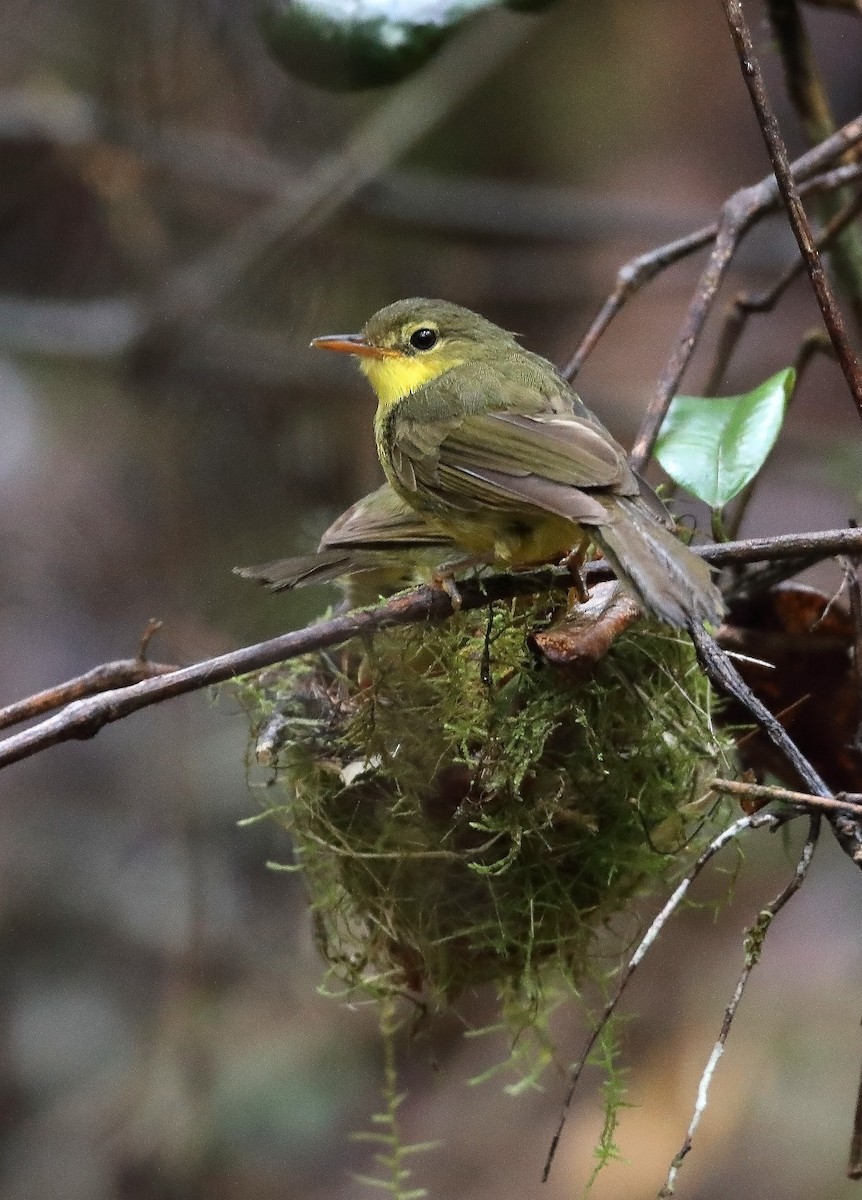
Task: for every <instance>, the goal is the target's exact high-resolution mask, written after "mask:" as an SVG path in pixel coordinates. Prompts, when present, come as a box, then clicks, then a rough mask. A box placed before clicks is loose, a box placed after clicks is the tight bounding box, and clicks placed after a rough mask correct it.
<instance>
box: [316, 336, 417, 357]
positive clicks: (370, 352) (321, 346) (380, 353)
mask: <svg viewBox="0 0 862 1200" xmlns="http://www.w3.org/2000/svg"><path fill="white" fill-rule="evenodd" d="M311 344H312V346H314V348H315V350H336V351H338V353H339V354H357V355H358V356H359V357H360V358H397V357H398V351H397V350H392V349H390V348H389V347H388V346H373V345H372V344H371V342H366V340H365V338H364V337H363V336H362V334H361V333H328V334H326V335H325V336H324V337H316V338H312V341H311Z"/></svg>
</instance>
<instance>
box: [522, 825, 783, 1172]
mask: <svg viewBox="0 0 862 1200" xmlns="http://www.w3.org/2000/svg"><path fill="white" fill-rule="evenodd" d="M780 823H781V822H780V818H779V817H777V816H776V815H775V814H774V813H768V812H760V813H752V814H750V815H749V816H746V817H740V818H739V820H737V821H734V822H733V824H732V825H729V826H728V827H727V829H723V830H722V831H721V833H720V834H718V836H717V837H715V838H713V840H712V841H711V842H710V843H709V845H708V846H707V847H706V849H705V850H704V851H703V853H702V854H701V856H700V858H698V860H697V862H696V863H695V864H694V866H693V867H692V868H691V870H690V871H689V872H688V874H687V875H686V877H685V878H684V879H683V880H682V882H681V883H680V884H679V885H678V886H677V887H676V889H675V890H674V892H673V894H672V895H671V897H670V898H669V899H668V901H667V902H666V904H665V905H664V907H663V908H662V910H661V912H660V913H659V914H658V916H656V917H655V919H654V920H653V921H652V923H651V925H650V927H649V929H647V931H646V933H645V934H644V936H643V937H642V938H641V940H640V942H639V943H638V946H637V948H636V949H635V952H634V954H632V956H631V958H630V959H629V961H628V962H627V963H626V965H625V967H624V968H623V970H622V973H621V974H620V978H619V982H618V983H617V986H616V990H615V991H614V994H613V995H612V996H611V998H610V999H609V1000H608V1002H607V1004H606V1005H605V1007H604V1009H603V1010H602V1014H601V1016H600V1017H599V1019H598V1021H597V1022H596V1023H595V1025H594V1026H593V1028H592V1029H591V1030H590V1033H589V1036H588V1037H587V1040H586V1042H585V1043H584V1047H583V1050H582V1051H581V1056H580V1058H579V1059H578V1061H577V1062H576V1063H575V1065H574V1067H572V1071H571V1074H570V1076H569V1086H568V1089H567V1091H566V1095H565V1099H564V1100H563V1104H562V1108H561V1111H560V1119H559V1122H558V1124H557V1128H556V1130H555V1132H554V1136H553V1137H552V1138H551V1144H550V1147H549V1149H548V1154H547V1157H546V1159H545V1166H544V1170H543V1171H542V1182H543V1183H544V1182H546V1181H547V1178H548V1176H549V1174H550V1172H551V1167H552V1165H553V1162H554V1156H555V1155H556V1153H557V1146H558V1145H559V1143H560V1137H561V1135H562V1132H563V1127H564V1126H565V1123H566V1118H567V1117H568V1115H569V1109H570V1108H571V1106H572V1100H573V1098H574V1095H575V1090H576V1089H577V1086H578V1080H579V1079H580V1077H581V1074H582V1072H583V1069H584V1067H585V1066H586V1065H587V1059H588V1058H589V1056H590V1054H592V1051H593V1047H594V1046H595V1044H596V1042H597V1041H598V1040H599V1038H600V1037H601V1034H602V1031H603V1030H604V1029H605V1028H606V1026H607V1024H608V1021H609V1020H610V1019H611V1017H612V1016H613V1015H614V1013H615V1011H616V1009H617V1006H618V1005H619V1002H620V999H621V998H622V994H623V992H624V991H625V990H626V988H627V987H628V985H629V982H630V980H631V977H632V975H634V973H635V971H636V970H637V969H638V967H639V966H640V964H641V963H642V962H643V960H644V957H645V956H646V953H647V951H648V950H649V949H650V947H651V946H652V945H653V944H654V943H655V941H656V940H657V938H658V936H659V934H660V933H661V932H662V930H663V929H664V927H665V925H666V924H667V923H668V921H669V920H670V918H671V917H672V916H673V914H674V913H675V912H676V910H677V909H678V908H679V906H680V904H681V903H682V901H683V900H684V899H685V896H686V893H687V892H688V890H689V888H690V887H691V885H692V883H694V881H695V879H697V877H698V875H700V873H701V871H702V870H703V869H704V867H705V866H706V864H707V863H708V862H709V861H710V859H712V858H714V857H715V855H716V854H718V852H719V850H721V849H723V847H724V846H726V845H727V844H728V842H731V841H733V839H734V838H736V837H739V835H740V834H741V833H745V832H747V831H748V830H749V829H760V828H762V827H764V826H767V827H770V828H773V829H774V828H777V827H778V826H779V825H780Z"/></svg>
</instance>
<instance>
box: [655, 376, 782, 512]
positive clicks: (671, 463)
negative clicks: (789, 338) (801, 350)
mask: <svg viewBox="0 0 862 1200" xmlns="http://www.w3.org/2000/svg"><path fill="white" fill-rule="evenodd" d="M795 382H796V372H795V371H794V370H793V368H792V367H788V368H786V369H785V370H783V371H779V372H778V373H777V374H775V375H773V376H772V377H771V378H769V379H767V380H765V382H763V383H761V384H760V386H759V387H756V388H754V390H753V391H750V392H746V393H745V395H744V396H718V397H710V396H675V397H674V399H673V401H672V402H671V406H670V408H669V409H668V412H667V416H666V417H665V419H664V422H663V423H662V427H661V431H660V432H659V437H658V441H657V442H656V448H655V456H656V458H657V459H658V461H659V462H660V463H661V465H662V466H663V467H664V469H665V471H667V473H668V475H670V477H671V479H672V480H673V481H674V483H678V484H679V486H680V487H684V488H685V489H686V490H687V491H689V492H691V493H692V495H694V496H697V498H698V499H699V500H703V501H705V503H707V504H708V505H709V506H710V508H723V507H724V505H725V504H727V503H728V501H729V500H732V499H733V497H734V496H736V495H737V494H738V493H739V492H741V491H742V489H743V488H744V487H745V486H746V484H748V483H750V482H751V480H752V479H754V477H755V475H756V474H757V472H758V471H759V470H760V468H761V467H762V466H763V464H764V462H765V461H766V458H767V456H768V454H769V451H770V450H771V449H772V447H773V446H774V445H775V439H776V438H777V437H778V433H779V430H780V429H781V424H782V422H783V420H784V413H785V410H786V408H787V401H788V400H789V399H790V396H791V394H792V392H793V385H794V383H795Z"/></svg>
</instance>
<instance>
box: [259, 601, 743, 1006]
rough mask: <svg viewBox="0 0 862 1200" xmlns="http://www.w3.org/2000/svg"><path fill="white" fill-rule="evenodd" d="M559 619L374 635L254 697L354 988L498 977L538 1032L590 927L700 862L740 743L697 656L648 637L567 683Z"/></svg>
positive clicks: (310, 873) (537, 614)
mask: <svg viewBox="0 0 862 1200" xmlns="http://www.w3.org/2000/svg"><path fill="white" fill-rule="evenodd" d="M553 605H554V602H553V601H552V600H551V599H549V598H545V599H541V600H538V601H536V602H535V603H533V604H531V605H530V606H528V607H526V608H524V607H523V606H519V605H518V604H517V603H514V602H513V603H512V604H510V605H497V606H496V607H495V608H494V610H493V614H492V616H491V617H489V616H488V614H483V613H481V612H480V613H475V612H474V613H465V614H461V615H459V616H458V617H456V618H454V619H452V620H449V621H447V622H445V623H441V624H434V625H425V626H413V627H409V628H405V629H399V630H395V631H392V632H389V633H386V634H380V635H378V636H377V637H375V639H374V641H373V644H371V645H367V646H354V647H352V648H351V649H349V650H347V651H345V652H344V653H343V655H342V657H341V658H340V659H339V660H338V661H337V662H335V661H333V660H332V659H331V658H328V657H326V656H320V657H315V658H311V659H307V660H304V661H300V662H298V663H295V664H291V665H289V666H287V667H285V668H284V669H283V671H279V672H273V671H269V672H267V674H266V676H265V677H264V679H265V682H264V683H263V685H262V686H261V687H260V688H259V689H258V690H257V691H256V692H253V691H248V690H247V692H246V698H247V699H251V698H252V697H253V705H252V707H253V726H254V727H255V729H259V728H260V727H261V726H262V725H263V724H264V723H265V721H266V720H267V718H268V717H269V716H270V715H271V714H272V712H273V711H276V710H277V711H280V712H282V713H283V715H284V716H285V717H286V718H287V719H288V722H289V726H288V728H289V739H288V742H287V744H286V746H285V749H284V751H283V752H282V754H281V756H280V759H279V764H278V767H277V780H278V782H280V783H283V784H284V785H285V788H286V790H287V800H286V802H285V803H281V804H278V806H277V807H275V806H274V807H273V812H274V814H275V815H276V816H277V817H278V819H279V820H281V821H283V822H285V823H286V824H287V826H288V828H289V829H290V831H291V834H292V837H293V841H294V845H295V848H296V854H297V859H298V862H299V864H300V866H301V868H302V871H303V873H304V876H305V880H306V883H307V887H308V892H309V898H310V903H311V907H312V910H313V913H314V920H315V928H316V932H317V937H318V942H319V945H320V949H321V952H322V953H323V955H324V957H325V959H326V960H327V962H328V963H329V964H330V967H331V968H332V971H333V972H334V974H335V976H336V977H337V978H338V979H339V980H340V981H342V982H343V983H344V984H345V985H346V986H347V987H349V988H354V987H359V988H363V989H365V990H366V991H368V992H370V993H371V994H373V995H377V996H388V995H392V994H394V993H398V992H403V991H410V992H412V993H419V994H421V995H422V996H423V997H424V998H425V999H427V1000H428V1001H430V1002H431V1003H432V1004H437V1005H443V1004H446V1003H447V1002H449V1001H451V1000H452V999H454V998H455V997H456V996H457V995H458V994H460V993H461V992H463V991H464V990H465V989H467V988H470V987H473V986H476V985H478V984H482V983H487V982H491V983H494V984H495V985H496V986H497V988H498V990H499V991H500V993H501V995H503V997H504V998H507V999H506V1005H507V1006H508V1008H509V1010H510V1011H515V1010H517V1011H518V1012H519V1013H520V1014H521V1015H520V1019H521V1020H522V1021H528V1017H526V1016H525V1015H524V1014H525V1013H529V1012H537V1011H538V1010H539V1009H540V1008H541V1007H542V999H541V997H542V994H543V993H542V989H543V979H544V978H545V976H546V974H547V968H549V967H552V966H553V967H557V968H560V969H561V970H562V971H563V973H564V975H565V977H566V979H567V980H569V981H570V982H574V983H576V982H577V980H578V979H579V978H581V977H582V976H583V975H584V974H585V973H588V972H589V971H590V968H591V961H590V956H591V949H592V948H593V947H594V945H595V937H596V933H597V931H599V930H600V929H601V928H602V927H603V926H605V924H606V923H607V921H608V920H609V919H610V918H611V917H613V916H614V915H615V914H618V913H620V912H622V911H624V910H626V909H627V907H629V906H630V905H631V902H632V900H633V898H634V897H635V896H636V895H638V894H640V893H643V892H644V891H646V890H648V889H649V888H650V887H652V888H657V887H662V888H664V887H666V886H667V885H668V884H669V883H670V882H671V881H672V880H673V878H675V877H676V876H677V875H678V874H679V872H680V870H681V869H682V868H684V867H685V866H686V865H687V864H688V863H690V861H691V860H692V858H693V857H694V855H696V853H697V852H698V850H699V849H700V848H702V845H703V838H704V836H705V833H706V827H705V825H704V814H703V804H704V801H703V800H702V799H701V798H702V797H703V795H704V794H705V792H706V787H707V779H708V776H709V775H710V774H712V773H715V771H716V768H717V767H718V765H719V764H720V763H722V764H723V760H724V757H725V755H726V753H727V748H728V743H727V741H726V739H725V738H724V737H723V736H722V735H720V734H719V733H718V732H717V731H716V729H715V728H714V725H713V719H712V715H713V703H714V702H713V698H712V695H711V692H710V688H709V684H708V682H707V680H706V679H705V677H704V676H703V674H702V672H701V671H700V668H699V667H698V665H697V662H696V659H695V656H694V652H693V650H692V647H691V643H690V642H689V640H688V639H687V638H685V637H684V636H681V635H677V634H675V633H674V632H672V631H670V630H668V629H667V628H666V627H663V626H656V625H652V624H649V623H646V622H643V623H641V624H640V625H638V626H636V627H634V628H633V629H632V630H630V631H629V632H628V633H626V634H625V635H624V636H623V637H621V638H619V639H618V640H617V642H616V643H615V644H614V645H613V646H612V647H611V649H610V651H609V652H608V654H607V655H606V656H605V657H604V658H603V659H602V660H601V661H600V662H599V663H598V664H597V666H596V667H595V668H594V669H593V670H592V671H591V672H590V674H589V676H588V677H586V678H583V677H582V678H581V679H579V680H572V679H569V678H567V677H565V675H564V674H563V673H561V672H559V671H557V670H554V669H552V668H550V667H549V666H547V665H546V664H545V663H543V662H541V661H539V660H538V659H537V658H536V656H535V655H534V654H533V652H532V651H531V649H530V645H529V641H528V635H529V633H530V632H531V631H533V630H535V629H536V628H537V627H541V626H545V625H547V624H548V622H549V621H550V620H551V619H552V617H553V615H554V607H553ZM722 769H725V770H726V769H727V768H726V765H723V766H722ZM268 794H271V793H268Z"/></svg>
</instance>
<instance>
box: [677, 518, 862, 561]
mask: <svg viewBox="0 0 862 1200" xmlns="http://www.w3.org/2000/svg"><path fill="white" fill-rule="evenodd" d="M860 547H862V530H859V529H855V528H854V529H828V530H823V531H822V532H817V533H786V534H782V535H780V536H779V537H772V538H742V539H740V540H739V541H735V542H721V543H715V544H714V545H709V546H693V547H692V549H693V550H695V552H696V553H697V554H699V555H700V556H701V558H705V559H706V561H707V562H711V563H712V564H713V565H714V566H717V567H723V566H727V565H729V564H731V563H752V562H767V561H769V562H774V561H777V560H778V559H783V558H789V559H799V560H800V562H804V563H805V564H806V565H808V566H811V565H813V564H814V563H815V562H820V561H822V559H824V558H829V557H831V556H832V555H833V554H852V553H854V551H855V552H857V553H858V552H859V549H860ZM799 569H800V570H801V569H802V568H801V567H800V568H799Z"/></svg>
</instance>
